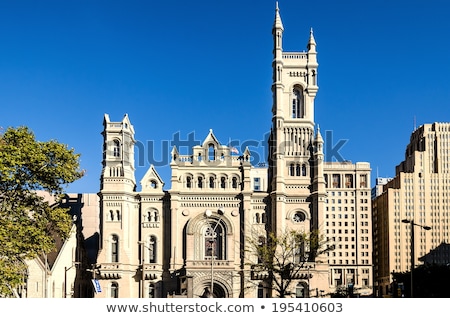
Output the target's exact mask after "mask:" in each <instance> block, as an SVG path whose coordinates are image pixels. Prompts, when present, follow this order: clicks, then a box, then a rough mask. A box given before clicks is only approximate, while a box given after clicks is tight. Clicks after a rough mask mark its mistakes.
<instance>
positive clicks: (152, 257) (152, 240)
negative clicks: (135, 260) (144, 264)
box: [147, 235, 157, 263]
mask: <svg viewBox="0 0 450 318" xmlns="http://www.w3.org/2000/svg"><path fill="white" fill-rule="evenodd" d="M156 248H157V247H156V237H155V236H153V235H152V236H150V237H149V239H148V246H147V249H148V262H149V263H156V252H157V249H156Z"/></svg>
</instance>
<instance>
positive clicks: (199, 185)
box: [198, 177, 203, 189]
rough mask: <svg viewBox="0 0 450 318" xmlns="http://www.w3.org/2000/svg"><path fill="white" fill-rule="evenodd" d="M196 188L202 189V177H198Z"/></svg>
mask: <svg viewBox="0 0 450 318" xmlns="http://www.w3.org/2000/svg"><path fill="white" fill-rule="evenodd" d="M198 188H199V189H201V188H203V178H202V177H198Z"/></svg>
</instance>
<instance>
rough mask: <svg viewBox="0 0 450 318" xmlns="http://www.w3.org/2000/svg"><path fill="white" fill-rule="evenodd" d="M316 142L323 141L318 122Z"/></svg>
mask: <svg viewBox="0 0 450 318" xmlns="http://www.w3.org/2000/svg"><path fill="white" fill-rule="evenodd" d="M316 142H321V143H323V138H322V135H321V134H320V127H319V124H317V132H316Z"/></svg>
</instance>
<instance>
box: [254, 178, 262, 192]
mask: <svg viewBox="0 0 450 318" xmlns="http://www.w3.org/2000/svg"><path fill="white" fill-rule="evenodd" d="M253 190H254V191H261V178H254V179H253Z"/></svg>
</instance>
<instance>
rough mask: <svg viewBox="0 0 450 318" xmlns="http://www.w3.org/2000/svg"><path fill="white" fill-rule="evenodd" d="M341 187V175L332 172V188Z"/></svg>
mask: <svg viewBox="0 0 450 318" xmlns="http://www.w3.org/2000/svg"><path fill="white" fill-rule="evenodd" d="M340 187H341V176H340V175H339V174H333V188H340Z"/></svg>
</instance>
